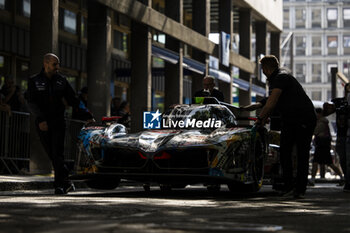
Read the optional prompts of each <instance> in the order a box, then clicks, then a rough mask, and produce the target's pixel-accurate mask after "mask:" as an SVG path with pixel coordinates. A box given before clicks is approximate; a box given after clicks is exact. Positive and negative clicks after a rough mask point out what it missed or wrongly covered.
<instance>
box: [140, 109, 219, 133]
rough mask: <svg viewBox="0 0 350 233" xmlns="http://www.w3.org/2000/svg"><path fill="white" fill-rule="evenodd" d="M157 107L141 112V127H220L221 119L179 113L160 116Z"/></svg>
mask: <svg viewBox="0 0 350 233" xmlns="http://www.w3.org/2000/svg"><path fill="white" fill-rule="evenodd" d="M161 115H162V114H161V113H160V112H159V109H158V110H157V111H156V112H143V128H144V129H175V128H176V129H189V128H196V129H200V128H203V129H206V128H220V127H221V126H222V121H220V120H216V119H215V118H208V119H206V120H201V119H196V118H186V117H181V116H179V115H176V116H167V115H165V116H164V117H163V118H162V117H161Z"/></svg>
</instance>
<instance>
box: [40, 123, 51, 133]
mask: <svg viewBox="0 0 350 233" xmlns="http://www.w3.org/2000/svg"><path fill="white" fill-rule="evenodd" d="M39 129H40V130H41V131H48V130H49V126H48V125H47V122H46V121H43V122H40V123H39Z"/></svg>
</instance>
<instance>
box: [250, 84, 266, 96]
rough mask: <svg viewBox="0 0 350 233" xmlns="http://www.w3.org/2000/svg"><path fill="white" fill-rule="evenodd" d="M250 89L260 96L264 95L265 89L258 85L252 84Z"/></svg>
mask: <svg viewBox="0 0 350 233" xmlns="http://www.w3.org/2000/svg"><path fill="white" fill-rule="evenodd" d="M252 91H254V92H255V93H256V94H258V95H260V96H263V97H265V96H266V89H265V88H263V87H260V86H258V85H255V84H252Z"/></svg>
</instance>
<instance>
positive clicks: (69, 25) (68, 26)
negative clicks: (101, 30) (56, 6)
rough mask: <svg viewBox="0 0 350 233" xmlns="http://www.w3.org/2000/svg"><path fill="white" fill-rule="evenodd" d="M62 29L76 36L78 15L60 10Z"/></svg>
mask: <svg viewBox="0 0 350 233" xmlns="http://www.w3.org/2000/svg"><path fill="white" fill-rule="evenodd" d="M59 20H60V28H61V29H63V30H65V31H66V32H70V33H73V34H76V32H77V15H76V13H74V12H72V11H69V10H66V9H63V8H60V16H59Z"/></svg>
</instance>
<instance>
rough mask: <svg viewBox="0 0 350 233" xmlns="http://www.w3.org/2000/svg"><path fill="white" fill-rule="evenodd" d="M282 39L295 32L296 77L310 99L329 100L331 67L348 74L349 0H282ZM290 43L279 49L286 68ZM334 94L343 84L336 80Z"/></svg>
mask: <svg viewBox="0 0 350 233" xmlns="http://www.w3.org/2000/svg"><path fill="white" fill-rule="evenodd" d="M283 9H284V20H283V26H284V29H283V34H282V39H284V38H285V37H286V36H287V35H288V33H289V32H293V33H294V40H293V43H294V51H293V53H294V65H293V67H292V69H293V72H294V74H295V76H296V77H297V78H298V79H299V81H301V82H302V85H303V87H304V88H305V90H306V92H307V94H308V95H309V96H310V97H311V98H312V99H313V100H321V101H329V100H330V99H331V75H330V68H331V67H334V66H337V67H338V71H340V72H342V73H344V74H345V76H347V77H349V69H348V67H349V65H350V59H349V56H350V1H328V0H327V1H325V0H324V1H321V0H309V1H307V0H303V1H300V0H294V1H293V0H284V1H283ZM288 49H289V46H288V44H287V46H286V47H285V49H283V50H282V62H283V63H284V64H285V65H286V66H287V67H289V66H290V58H289V51H288ZM337 96H338V97H341V96H343V87H342V85H341V83H340V81H338V82H337Z"/></svg>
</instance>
